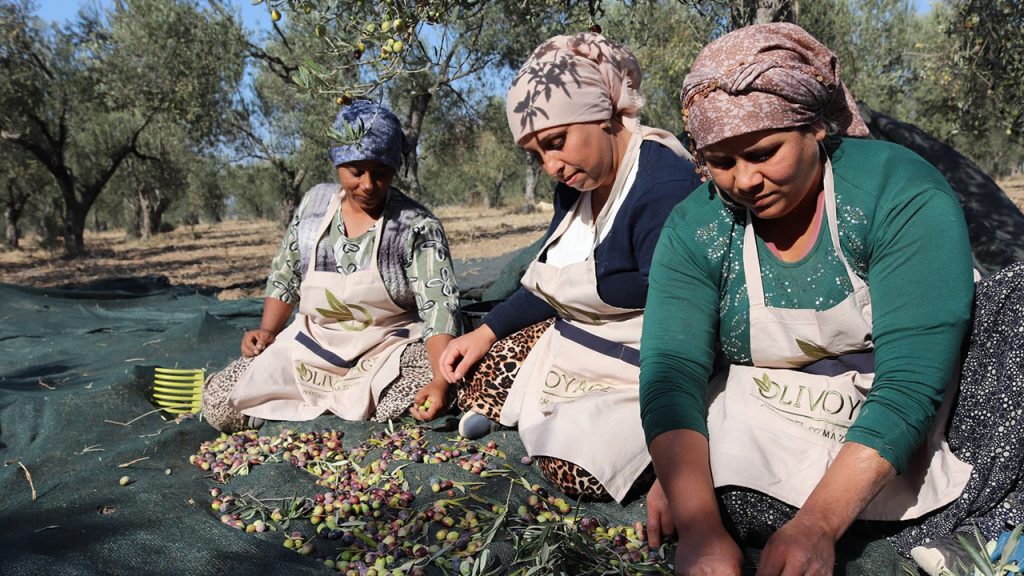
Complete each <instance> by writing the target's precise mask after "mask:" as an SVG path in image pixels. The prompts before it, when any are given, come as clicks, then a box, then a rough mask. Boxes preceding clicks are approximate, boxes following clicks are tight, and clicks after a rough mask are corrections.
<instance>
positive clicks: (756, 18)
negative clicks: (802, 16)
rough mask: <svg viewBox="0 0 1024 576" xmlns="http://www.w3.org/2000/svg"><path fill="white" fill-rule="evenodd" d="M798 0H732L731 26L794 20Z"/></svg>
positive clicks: (740, 26)
mask: <svg viewBox="0 0 1024 576" xmlns="http://www.w3.org/2000/svg"><path fill="white" fill-rule="evenodd" d="M797 2H798V0H734V1H733V3H732V9H731V14H730V20H731V24H732V28H733V29H734V30H735V29H736V28H742V27H744V26H750V25H751V24H767V23H769V22H795V21H796V16H797Z"/></svg>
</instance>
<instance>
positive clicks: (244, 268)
mask: <svg viewBox="0 0 1024 576" xmlns="http://www.w3.org/2000/svg"><path fill="white" fill-rule="evenodd" d="M1000 186H1002V187H1003V190H1005V191H1006V193H1007V194H1008V195H1009V196H1010V198H1012V199H1013V201H1014V202H1015V203H1016V204H1017V206H1018V207H1020V208H1021V209H1022V210H1024V176H1018V177H1016V178H1011V179H1008V180H1004V181H1002V182H1000ZM435 213H436V214H437V216H438V217H439V218H440V219H441V220H442V222H444V225H445V230H446V231H447V232H448V239H449V242H450V243H451V248H452V255H453V256H454V257H455V258H458V259H472V258H491V257H494V256H499V255H501V254H506V253H508V252H512V251H514V250H518V249H519V248H522V247H524V246H527V245H529V244H530V243H531V242H533V241H534V240H535V239H536V238H537V237H538V236H539V235H540V234H541V233H542V232H543V231H544V229H545V228H546V227H547V223H548V221H549V219H550V218H551V214H550V212H536V213H533V214H518V213H516V212H514V211H512V210H508V209H485V208H480V207H455V206H451V207H441V208H438V209H437V210H435ZM282 233H283V229H282V228H281V227H279V226H278V225H276V224H274V223H272V222H267V221H230V222H222V223H220V224H201V225H198V226H195V227H187V226H183V227H180V228H178V229H176V230H174V231H172V232H169V233H166V234H161V235H159V236H156V237H154V238H152V239H150V240H146V241H142V240H131V239H129V238H127V237H126V235H125V233H124V232H123V231H112V232H101V233H95V234H93V233H89V234H86V237H85V243H86V246H87V249H88V251H89V254H88V255H87V256H86V257H84V258H81V259H78V260H64V259H62V258H61V257H60V255H59V254H54V253H49V252H46V251H44V250H41V249H38V248H34V247H33V245H34V243H33V241H32V239H31V238H29V239H28V240H26V241H25V242H24V246H26V248H25V249H23V250H15V251H10V250H8V251H2V252H0V282H4V283H8V284H21V285H29V286H40V287H50V286H60V285H63V284H68V283H82V282H88V281H92V280H98V279H104V278H117V277H126V276H143V275H147V274H159V275H163V276H167V277H168V278H169V279H170V281H171V282H172V283H174V284H197V285H203V286H215V287H218V288H221V292H220V297H221V298H226V299H230V298H241V297H245V296H254V295H258V294H260V293H261V292H262V287H263V281H264V278H265V277H266V274H267V269H268V267H269V265H270V261H271V259H272V258H273V256H274V253H275V252H276V251H277V247H278V242H280V238H281V235H282Z"/></svg>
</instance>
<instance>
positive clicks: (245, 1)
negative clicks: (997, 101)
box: [36, 0, 931, 30]
mask: <svg viewBox="0 0 1024 576" xmlns="http://www.w3.org/2000/svg"><path fill="white" fill-rule="evenodd" d="M97 1H98V2H99V3H100V4H103V3H104V0H36V5H37V6H38V12H37V13H38V15H39V16H41V17H43V18H45V19H47V20H55V21H58V22H61V23H63V22H66V21H67V20H69V19H71V18H72V17H74V15H75V13H76V12H78V7H79V6H81V5H82V4H85V3H86V2H97ZM912 1H913V3H914V5H915V6H916V7H917V11H918V12H928V11H929V10H931V0H912ZM230 3H231V4H233V5H234V6H235V7H236V10H237V11H238V13H240V14H241V15H242V22H243V24H244V25H245V27H246V28H248V29H250V30H257V29H265V28H269V25H270V16H269V15H268V14H267V6H266V4H262V3H261V4H259V5H258V6H254V5H253V4H252V1H251V0H234V1H232V2H230Z"/></svg>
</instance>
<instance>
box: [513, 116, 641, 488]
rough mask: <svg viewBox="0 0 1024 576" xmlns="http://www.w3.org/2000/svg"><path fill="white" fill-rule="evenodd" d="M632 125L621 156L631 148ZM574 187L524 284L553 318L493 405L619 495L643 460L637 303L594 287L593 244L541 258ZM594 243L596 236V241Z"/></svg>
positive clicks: (629, 157) (637, 140) (631, 154)
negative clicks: (611, 300) (555, 260)
mask: <svg viewBox="0 0 1024 576" xmlns="http://www.w3.org/2000/svg"><path fill="white" fill-rule="evenodd" d="M641 142H642V138H641V137H640V136H637V135H635V136H634V137H633V139H632V140H631V141H630V144H629V146H628V147H627V151H626V154H625V156H624V157H623V161H622V164H621V166H623V167H625V166H630V165H631V164H632V162H633V161H635V159H636V157H637V155H638V154H639V151H640V144H641ZM627 172H628V170H625V169H620V170H619V174H618V175H617V176H616V180H615V182H614V184H613V185H612V192H611V194H610V195H609V198H608V200H607V201H606V202H605V204H604V207H603V208H602V210H601V213H600V214H599V215H598V217H597V218H596V226H597V231H596V233H595V235H594V238H595V245H596V244H597V242H599V240H598V239H599V238H600V237H601V234H600V229H601V227H602V226H603V225H604V224H606V223H607V224H609V225H610V222H608V218H607V214H608V212H609V209H610V207H611V206H612V205H613V204H614V202H615V198H616V196H617V195H618V194H619V193H625V192H624V191H623V190H622V188H623V185H624V182H625V180H626V176H627ZM582 201H587V202H589V201H590V195H589V194H581V195H580V198H579V200H577V202H576V204H575V205H574V207H573V209H572V210H570V211H569V213H568V214H566V216H565V218H563V219H562V221H561V222H560V223H559V225H558V227H557V228H556V229H555V231H554V233H552V234H551V237H550V238H548V240H547V242H545V244H544V247H543V248H542V249H541V251H540V253H539V255H538V257H537V259H535V260H534V261H533V263H531V264H530V267H529V268H528V269H527V270H526V274H525V275H524V276H523V280H522V284H523V286H524V287H525V288H526V289H527V290H529V291H530V292H532V293H533V294H534V295H536V296H537V297H539V298H541V299H543V300H545V301H547V302H548V304H550V305H551V306H552V307H553V308H554V309H555V310H556V311H557V312H558V318H556V320H555V322H554V324H553V325H552V326H551V327H550V328H549V329H548V330H547V331H546V332H545V333H544V334H543V335H542V336H541V337H540V338H539V339H538V340H537V342H536V344H535V345H534V347H533V348H532V349H531V350H530V353H529V355H527V357H526V360H525V361H524V362H523V364H522V366H521V367H520V369H519V373H518V374H517V376H516V379H515V382H514V383H513V385H512V387H511V389H510V390H509V395H508V399H507V400H506V401H505V404H504V406H503V408H502V412H501V423H502V424H504V425H506V426H513V425H516V424H518V426H519V434H520V436H521V438H522V441H523V446H524V447H525V448H526V451H527V453H528V454H530V455H532V456H548V457H552V458H559V459H562V460H567V461H569V462H572V463H574V464H577V465H579V466H581V467H582V468H584V469H586V470H587V471H588V472H590V473H591V474H593V475H594V477H595V478H596V479H597V480H598V481H599V482H600V483H601V484H602V485H603V486H604V487H605V489H606V490H607V491H608V493H609V494H610V495H611V496H612V497H613V498H615V499H616V500H619V501H621V500H622V499H623V498H624V497H625V496H626V493H627V492H628V491H629V489H630V487H631V486H632V484H633V482H634V481H635V480H636V478H637V477H638V476H639V475H640V473H641V472H643V470H644V468H646V467H647V465H648V464H649V463H650V457H649V455H648V453H647V446H646V443H645V441H644V434H643V429H642V428H641V426H640V391H639V382H640V352H639V347H640V334H641V332H642V328H643V309H635V310H634V309H625V308H618V307H616V306H611V305H608V304H605V303H604V302H603V301H602V300H601V298H600V296H599V295H598V292H597V275H596V270H595V262H594V256H593V250H591V253H590V257H588V258H587V259H586V260H585V261H583V262H577V263H574V264H569V265H566V266H563V267H556V266H552V265H550V264H547V263H545V262H541V261H540V257H541V255H543V254H544V253H545V252H546V251H547V249H548V247H549V246H550V245H551V244H552V243H553V242H554V241H555V240H557V239H558V238H560V237H561V236H562V235H563V234H564V233H565V231H566V229H568V227H569V224H570V222H571V221H572V219H573V218H574V217H575V216H576V213H577V211H578V210H579V206H580V202H582ZM595 247H596V246H595Z"/></svg>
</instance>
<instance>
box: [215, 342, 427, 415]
mask: <svg viewBox="0 0 1024 576" xmlns="http://www.w3.org/2000/svg"><path fill="white" fill-rule="evenodd" d="M251 362H252V358H245V357H241V358H238V359H236V360H234V361H233V362H231V363H230V364H228V365H227V367H225V368H224V369H223V370H221V371H220V372H216V373H214V374H212V375H210V377H209V378H207V379H206V382H205V383H204V384H203V400H202V409H203V417H204V418H206V421H207V422H209V423H210V425H211V426H213V427H214V428H216V429H217V430H219V431H221V432H226V433H228V434H232V433H234V432H239V431H242V430H249V429H252V428H259V426H261V425H262V424H263V422H262V420H259V419H258V418H250V417H249V416H246V415H244V414H242V413H241V412H238V411H237V410H234V409H233V408H231V406H230V405H229V404H228V397H229V396H230V395H231V391H232V390H233V389H234V388H235V384H237V383H238V381H239V380H240V379H241V378H242V374H244V373H245V371H246V369H247V368H248V367H249V364H250V363H251ZM399 370H400V371H399V375H398V378H395V381H394V382H392V383H391V384H389V385H388V386H387V388H385V389H384V392H383V393H382V394H381V398H380V403H379V404H378V405H377V410H376V412H375V414H374V415H373V417H372V418H371V419H372V420H374V421H376V422H386V421H388V420H389V419H392V420H393V419H395V418H398V417H400V416H401V415H402V414H404V413H405V411H406V410H408V409H409V406H412V401H413V398H415V397H416V393H417V392H419V391H420V388H423V386H425V385H426V384H427V383H429V382H430V380H431V378H433V372H432V371H431V368H430V360H429V358H428V357H427V347H426V346H425V345H424V344H423V342H421V341H416V342H412V343H410V344H409V345H408V346H406V348H405V350H403V351H402V358H401V360H400V361H399Z"/></svg>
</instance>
